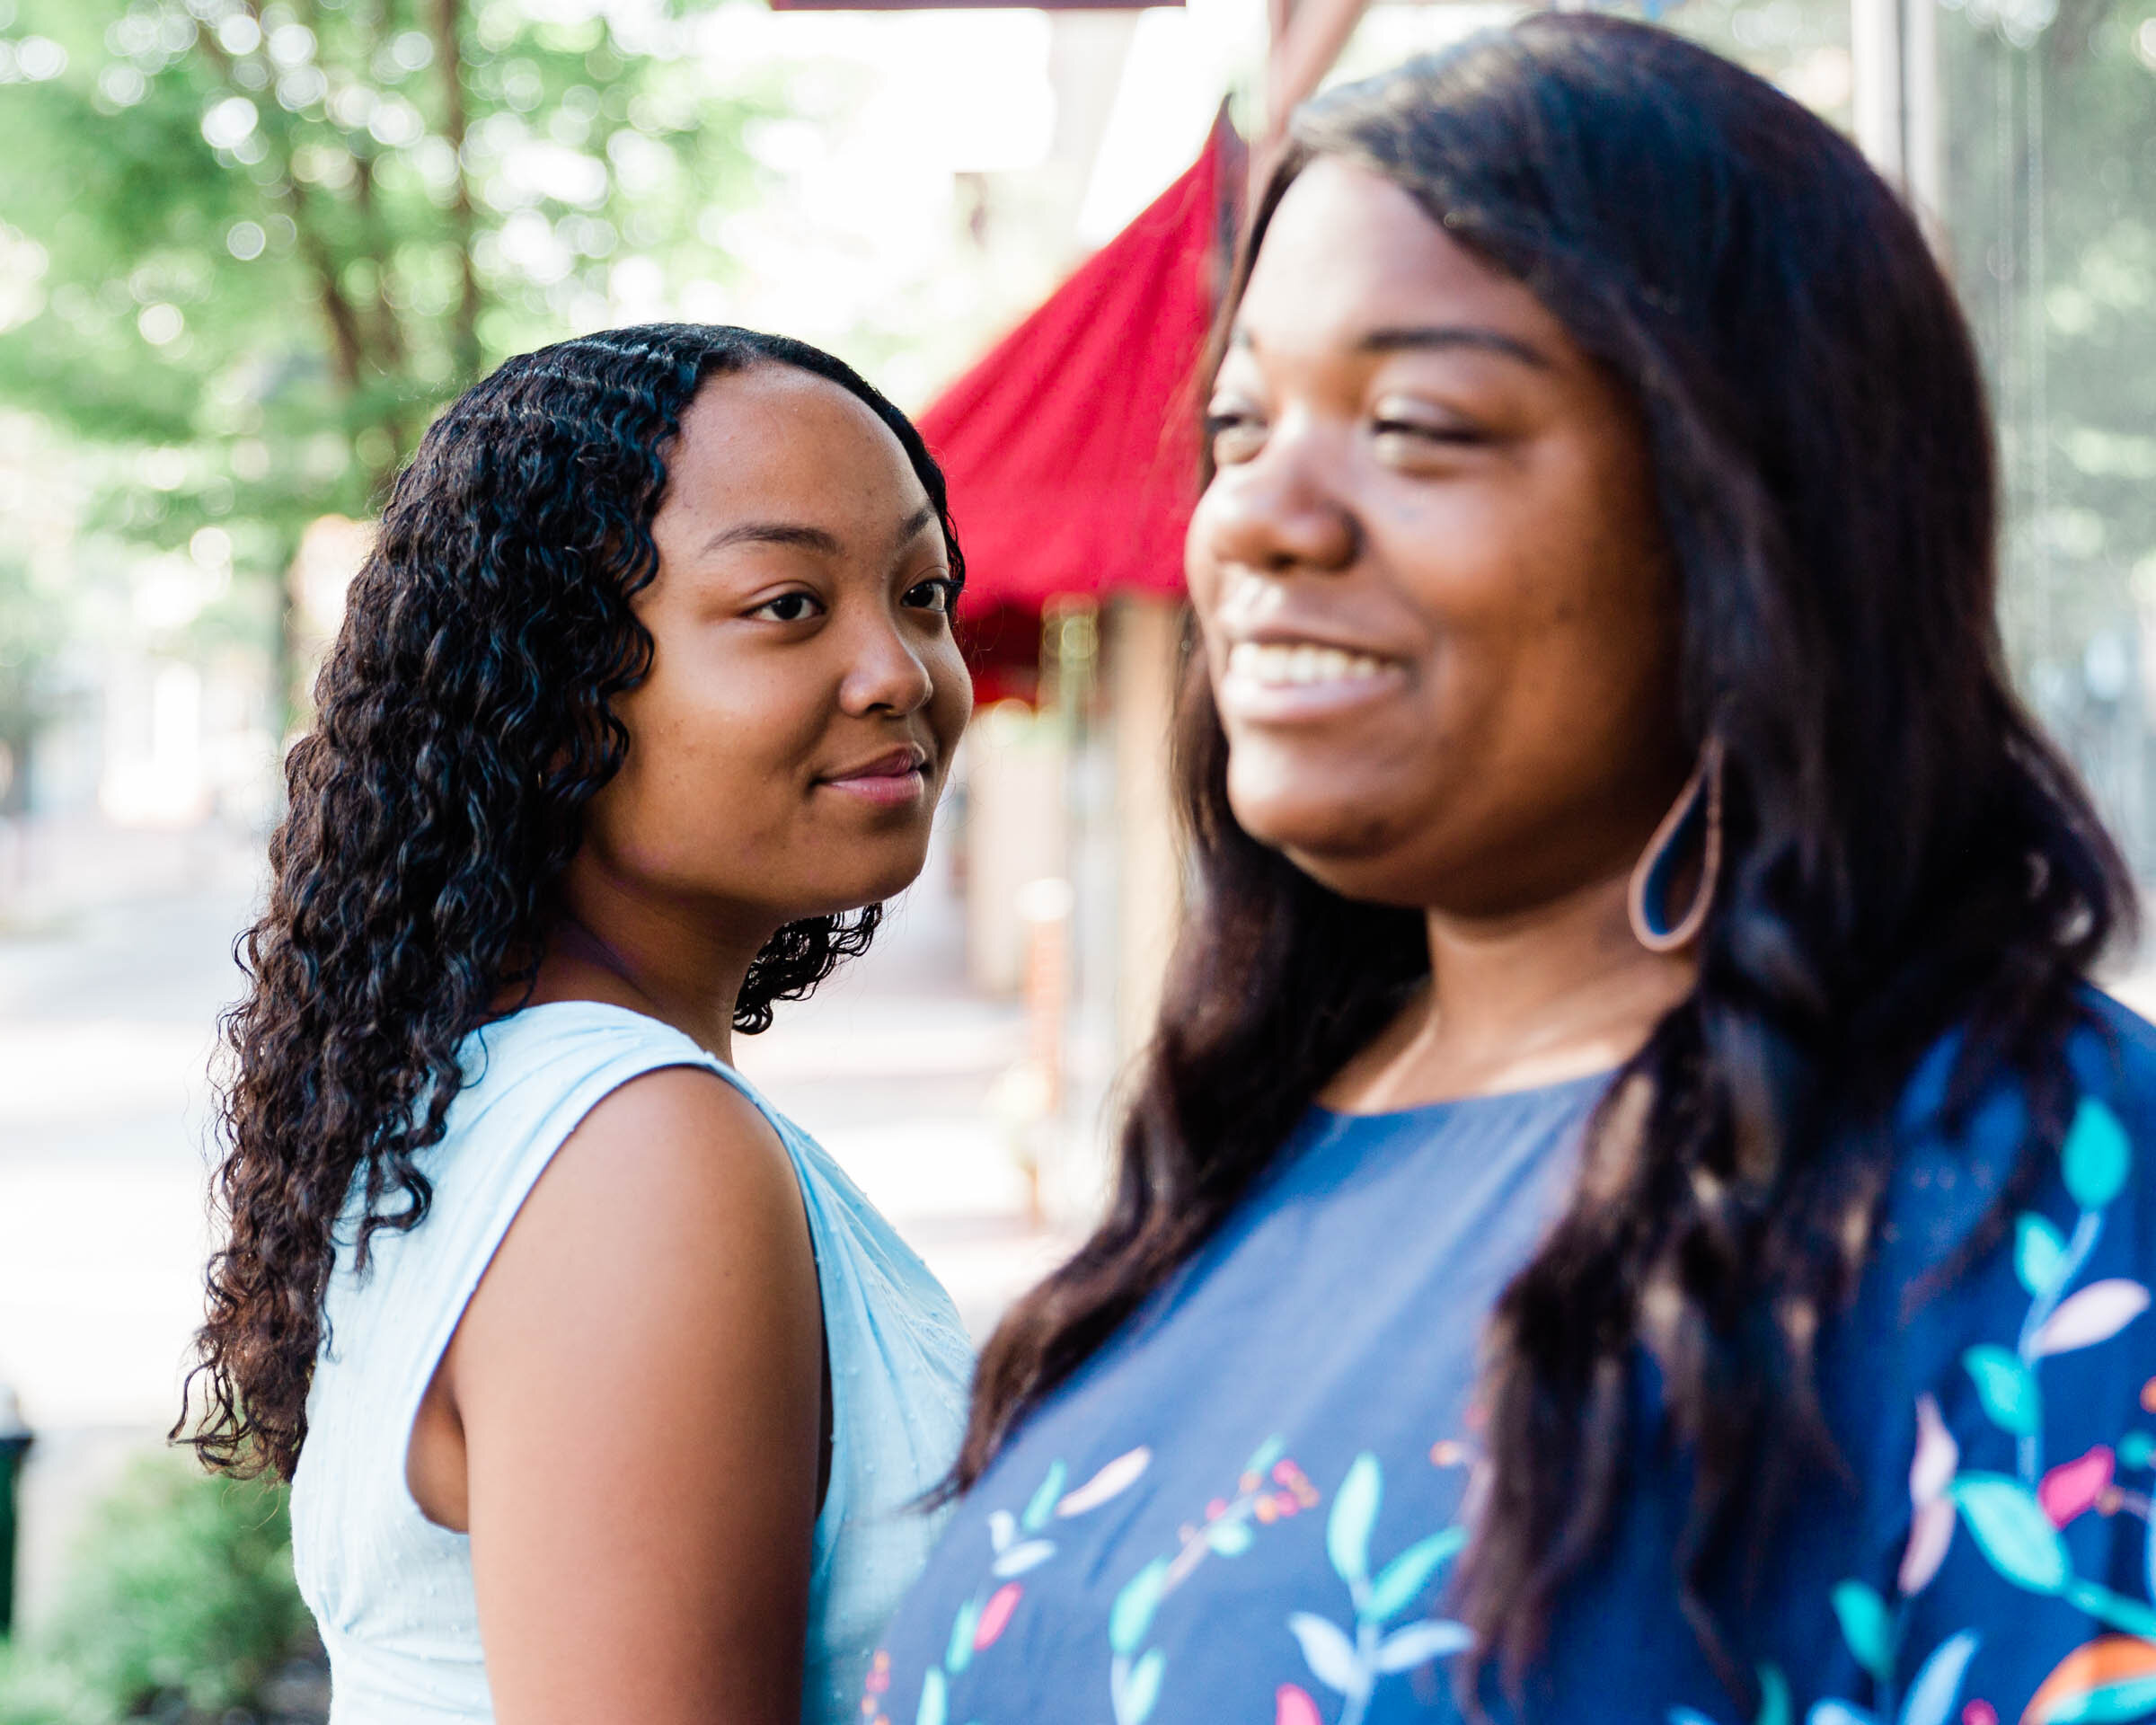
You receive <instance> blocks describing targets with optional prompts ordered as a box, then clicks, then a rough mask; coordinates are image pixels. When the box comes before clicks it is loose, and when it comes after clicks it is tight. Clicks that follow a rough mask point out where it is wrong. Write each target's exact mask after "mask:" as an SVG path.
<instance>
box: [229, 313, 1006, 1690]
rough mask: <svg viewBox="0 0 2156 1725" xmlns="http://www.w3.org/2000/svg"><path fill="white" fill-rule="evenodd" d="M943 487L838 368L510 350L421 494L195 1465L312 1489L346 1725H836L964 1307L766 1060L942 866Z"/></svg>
mask: <svg viewBox="0 0 2156 1725" xmlns="http://www.w3.org/2000/svg"><path fill="white" fill-rule="evenodd" d="M962 579H963V572H962V565H961V563H960V561H959V549H958V544H957V541H956V539H955V538H954V537H953V535H952V533H951V530H950V519H949V517H948V513H947V511H946V509H945V502H944V492H943V482H942V478H941V474H940V473H939V472H938V471H937V469H936V466H935V464H934V463H933V461H932V460H931V458H930V456H929V455H928V453H927V450H926V448H925V447H923V444H922V441H921V438H920V437H919V435H918V433H916V432H915V429H914V428H913V427H912V425H911V424H909V423H908V422H907V420H906V418H905V417H904V416H903V415H902V414H900V413H899V412H898V411H897V409H895V408H893V407H892V406H891V405H890V404H889V403H888V402H886V401H885V400H884V399H883V398H882V397H881V396H880V395H879V394H877V393H876V392H875V391H874V390H873V389H872V388H870V386H869V385H867V384H866V383H864V382H863V381H862V379H861V378H860V377H858V376H855V375H854V374H853V372H852V371H851V370H849V369H848V368H847V367H845V366H844V365H842V364H841V363H839V362H838V361H837V360H835V359H833V358H830V357H829V356H828V355H826V354H823V353H820V352H818V351H817V350H816V349H811V348H808V347H804V346H802V345H801V344H800V343H797V342H793V341H785V340H782V339H779V338H775V337H771V336H764V335H758V334H755V333H752V332H747V331H741V330H731V329H720V328H704V327H698V326H689V325H662V326H654V327H649V328H642V329H631V330H619V331H614V332H609V333H606V334H601V335H594V336H588V337H585V338H582V339H580V340H577V341H568V342H564V343H562V344H561V345H560V346H557V347H552V348H548V349H544V350H543V351H541V352H538V353H535V354H529V355H526V356H525V357H524V358H518V359H513V360H511V361H509V362H508V364H507V365H505V366H503V367H501V368H500V369H499V371H497V372H496V373H495V374H494V375H493V376H490V377H489V378H488V379H487V380H486V381H485V382H483V383H482V384H480V385H478V386H477V387H476V388H474V389H473V390H472V391H471V392H470V393H469V394H465V395H464V397H463V398H462V399H460V400H459V401H457V402H456V403H454V404H453V405H452V406H451V407H450V408H449V409H448V410H447V411H446V412H445V413H444V414H443V415H442V417H441V418H440V419H439V420H437V421H436V423H435V425H434V426H433V428H432V429H430V430H429V432H428V434H427V436H426V438H425V439H424V441H423V442H422V444H421V446H420V450H419V453H418V455H417V456H415V457H414V459H413V461H412V463H411V466H410V467H409V468H408V469H407V470H406V471H405V472H404V473H403V474H402V476H401V477H400V478H399V480H398V482H397V484H396V487H395V491H394V492H393V496H392V498H391V500H390V503H389V507H388V509H387V510H386V511H385V512H384V517H383V520H382V526H381V533H380V536H379V540H378V542H377V544H376V549H375V551H374V553H373V554H372V555H371V556H370V557H369V558H368V560H367V564H366V567H365V568H364V569H363V570H362V571H360V573H359V575H358V579H357V580H356V581H355V582H354V584H353V587H352V589H351V594H350V599H349V607H348V610H347V612H346V615H345V621H344V624H343V628H342V630H341V632H340V635H339V637H338V640H337V642H336V645H335V647H334V648H333V650H331V654H330V658H329V661H328V663H327V665H326V666H325V667H324V668H323V673H322V677H321V681H320V683H319V685H318V686H317V700H318V704H319V712H318V715H317V718H316V722H315V725H314V730H313V731H312V732H311V733H310V734H309V735H308V736H306V737H305V738H304V739H302V740H301V741H300V742H299V743H298V744H297V745H296V747H294V749H293V751H292V754H291V756H290V759H289V762H288V765H287V779H288V783H289V791H290V812H289V814H288V815H287V818H286V819H285V822H284V824H283V826H282V827H280V828H279V830H278V835H277V836H276V838H275V840H274V841H273V843H272V846H271V862H272V865H273V872H274V880H273V885H272V888H271V893H270V905H269V908H268V910H267V912H266V913H265V914H264V916H262V918H261V921H260V922H259V923H258V924H256V926H255V928H254V929H253V931H252V933H251V934H250V935H249V936H248V937H247V940H246V942H245V943H244V954H245V958H246V960H247V966H248V969H249V972H250V975H251V979H252V986H251V989H250V991H249V994H248V995H247V997H246V999H245V1000H244V1001H243V1004H241V1005H240V1006H239V1007H238V1008H236V1009H235V1010H234V1012H233V1013H232V1014H231V1015H230V1018H229V1020H228V1022H227V1025H226V1031H227V1038H228V1041H229V1046H230V1053H231V1056H232V1059H233V1062H234V1072H233V1075H232V1078H231V1081H230V1084H229V1087H228V1089H227V1091H226V1092H225V1114H224V1126H225V1135H226V1137H227V1140H228V1152H227V1154H226V1156H225V1162H224V1165H223V1167H222V1170H221V1172H220V1173H219V1176H218V1181H217V1191H218V1194H219V1196H220V1198H221V1199H222V1203H223V1207H224V1209H225V1216H226V1219H227V1223H228V1228H229V1232H228V1235H227V1237H226V1239H225V1243H224V1244H223V1246H222V1248H221V1250H220V1251H219V1252H217V1254H216V1257H215V1259H214V1260H213V1261H212V1263H211V1266H210V1274H209V1321H208V1325H207V1327H206V1328H205V1330H204V1331H203V1332H202V1338H201V1348H202V1363H201V1366H200V1367H199V1374H198V1381H199V1384H201V1385H203V1386H204V1388H205V1389H206V1391H207V1394H206V1397H205V1398H204V1400H205V1406H204V1407H203V1408H202V1410H201V1412H200V1415H199V1420H198V1422H197V1424H196V1425H195V1428H194V1430H193V1433H192V1440H193V1441H194V1442H195V1443H196V1444H197V1446H199V1448H200V1449H201V1451H202V1453H203V1454H204V1455H205V1456H206V1457H207V1458H208V1459H209V1460H210V1461H211V1462H213V1463H214V1464H217V1465H220V1466H224V1467H228V1468H268V1469H270V1470H271V1471H274V1472H275V1473H279V1474H282V1475H284V1476H286V1477H287V1478H290V1479H291V1480H292V1481H293V1541H294V1556H295V1561H296V1566H297V1569H298V1571H299V1578H300V1585H301V1588H302V1590H303V1591H304V1592H305V1596H306V1598H307V1602H308V1604H309V1606H311V1607H312V1608H313V1610H314V1614H315V1615H316V1617H317V1619H318V1620H319V1621H320V1623H321V1626H322V1632H323V1641H324V1642H325V1643H326V1645H327V1647H328V1649H329V1652H330V1659H331V1684H332V1703H331V1718H332V1720H333V1721H335V1725H391V1722H392V1721H395V1722H396V1725H412V1722H413V1721H428V1720H435V1721H485V1720H493V1719H497V1718H499V1720H500V1721H503V1722H504V1725H544V1722H545V1721H562V1725H570V1721H574V1722H575V1725H590V1721H597V1720H634V1721H639V1725H666V1722H667V1721H684V1722H685V1721H710V1720H712V1719H717V1718H724V1719H728V1720H740V1721H769V1722H770V1725H778V1722H779V1721H796V1720H800V1719H807V1720H809V1721H835V1720H837V1719H839V1718H841V1717H842V1716H848V1715H850V1714H851V1713H852V1711H853V1697H854V1695H855V1694H857V1693H858V1688H859V1684H860V1682H861V1678H862V1670H863V1668H864V1667H865V1661H866V1658H867V1653H868V1650H869V1643H870V1641H871V1639H872V1638H873V1636H874V1635H875V1633H876V1632H877V1631H878V1629H879V1628H880V1626H881V1623H882V1620H883V1618H884V1616H885V1615H886V1614H888V1610H889V1607H890V1605H891V1603H892V1601H893V1600H894V1599H895V1597H896V1596H897V1592H898V1590H899V1589H900V1588H903V1586H904V1585H905V1583H906V1579H908V1577H909V1576H910V1575H911V1574H912V1572H913V1570H915V1568H917V1567H918V1564H919V1561H920V1560H921V1557H922V1556H923V1553H925V1551H926V1549H927V1546H928V1544H929V1541H930V1536H931V1525H930V1523H929V1522H928V1520H927V1519H925V1518H924V1517H922V1516H921V1515H920V1514H919V1513H918V1512H917V1508H916V1506H917V1500H918V1499H919V1498H920V1497H921V1495H922V1494H923V1491H925V1490H926V1489H927V1488H929V1487H930V1486H932V1484H933V1483H934V1482H935V1481H936V1480H937V1479H938V1478H939V1477H940V1476H941V1473H942V1472H943V1471H944V1470H945V1469H946V1468H947V1467H948V1466H949V1465H950V1458H951V1455H953V1453H954V1452H955V1449H956V1443H957V1438H958V1434H959V1426H960V1423H961V1417H962V1402H963V1394H964V1384H965V1376H966V1371H967V1367H968V1349H967V1346H966V1341H965V1337H964V1332H963V1331H962V1330H961V1329H960V1328H959V1323H958V1319H957V1315H956V1314H955V1312H954V1311H953V1310H952V1308H951V1305H950V1301H949V1299H948V1298H947V1297H946V1296H945V1295H944V1294H943V1291H942V1289H941V1287H938V1286H937V1285H936V1283H935V1281H934V1279H933V1278H932V1277H931V1276H930V1275H929V1274H928V1272H927V1270H926V1269H924V1268H923V1266H922V1264H921V1263H920V1261H918V1260H917V1259H916V1258H915V1256H914V1255H913V1254H912V1253H911V1252H908V1251H907V1250H906V1248H905V1246H904V1245H902V1244H901V1243H899V1241H898V1240H897V1237H896V1236H895V1235H894V1234H892V1233H891V1231H890V1229H889V1227H888V1225H887V1224H885V1223H884V1222H883V1220H882V1219H881V1218H880V1217H879V1216H877V1215H876V1213H875V1212H874V1211H873V1210H872V1209H871V1208H870V1207H869V1206H868V1205H867V1203H866V1202H865V1201H864V1200H863V1199H862V1198H861V1197H860V1195H859V1194H858V1193H857V1192H856V1191H855V1190H853V1187H852V1186H851V1185H850V1184H849V1183H848V1182H847V1181H846V1180H845V1178H844V1175H843V1174H842V1173H840V1172H839V1171H838V1170H837V1168H836V1167H835V1165H834V1164H832V1163H830V1162H829V1160H828V1159H827V1158H826V1156H825V1155H824V1154H823V1152H821V1151H820V1150H819V1149H817V1146H815V1145H814V1144H812V1143H811V1142H809V1141H808V1139H807V1138H806V1137H803V1136H802V1135H801V1134H800V1132H799V1131H798V1130H797V1129H796V1128H793V1127H791V1125H789V1124H788V1123H787V1121H786V1120H785V1119H783V1118H782V1117H781V1116H780V1115H779V1114H777V1113H776V1112H775V1111H774V1110H773V1109H772V1108H771V1107H770V1105H769V1104H768V1103H766V1102H764V1101H763V1100H762V1099H761V1098H760V1097H758V1096H757V1095H756V1094H755V1092H754V1091H753V1090H751V1089H750V1088H749V1087H748V1086H747V1084H745V1083H744V1082H743V1081H742V1080H741V1079H740V1077H739V1076H738V1075H737V1074H735V1073H734V1072H733V1071H732V1069H731V1068H730V1067H729V1066H728V1065H727V1064H726V1063H727V1061H728V1059H729V1048H730V1044H731V1039H732V1038H733V1036H734V1034H735V1033H736V1032H742V1033H748V1032H753V1031H759V1030H762V1029H763V1028H764V1027H765V1026H766V1025H767V1024H768V1023H769V1022H771V1011H772V1004H773V1002H774V1001H777V1000H782V999H788V998H793V997H797V996H799V995H804V994H806V993H807V992H808V990H809V989H810V988H811V987H813V986H815V984H816V983H817V981H818V980H820V979H821V978H822V977H825V976H826V975H827V974H829V972H830V971H831V969H832V968H833V967H834V966H835V965H836V964H837V963H838V962H839V961H840V960H842V959H844V958H845V957H847V956H849V955H851V954H853V953H856V952H859V951H862V949H863V948H864V947H865V946H866V945H867V944H868V941H869V937H870V933H872V932H873V929H874V927H875V922H876V915H877V912H876V907H877V905H878V904H879V901H880V900H882V899H883V898H886V897H888V895H890V894H892V893H895V892H897V891H898V890H899V889H902V888H904V887H905V886H906V884H907V883H908V882H910V881H911V880H913V879H914V877H915V875H916V874H917V873H918V872H919V871H920V869H921V866H922V862H923V857H924V855H925V853H926V848H927V844H928V836H929V825H930V819H931V817H932V812H933V809H934V805H935V801H936V796H937V793H938V791H939V789H940V788H941V784H942V782H943V776H944V773H945V770H946V768H947V767H948V766H949V765H950V756H951V751H952V749H953V748H954V747H956V745H957V743H958V739H959V733H960V731H961V730H963V728H964V725H965V722H966V719H967V716H968V712H969V710H970V706H971V701H972V694H971V690H970V686H969V685H968V680H967V675H966V670H965V668H964V666H963V664H962V663H961V662H960V660H959V653H958V649H957V647H956V646H955V644H954V643H953V641H952V638H951V620H950V612H951V605H952V602H953V601H954V600H955V599H956V597H958V593H959V588H960V585H961V582H962Z"/></svg>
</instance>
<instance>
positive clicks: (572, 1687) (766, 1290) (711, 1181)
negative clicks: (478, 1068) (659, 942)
mask: <svg viewBox="0 0 2156 1725" xmlns="http://www.w3.org/2000/svg"><path fill="white" fill-rule="evenodd" d="M820 1323H821V1310H820V1304H819V1300H818V1296H817V1279H816V1264H815V1258H814V1254H813V1252H812V1249H811V1247H810V1244H809V1239H808V1223H807V1219H806V1217H805V1216H804V1214H803V1211H802V1207H801V1199H800V1190H799V1187H798V1184H797V1183H796V1181H795V1177H794V1173H793V1171H792V1167H791V1163H790V1162H789V1161H788V1159H787V1156H786V1153H785V1150H784V1148H783V1146H781V1145H780V1143H779V1142H778V1139H777V1137H776V1136H775V1135H774V1134H773V1131H772V1129H771V1128H770V1127H769V1125H768V1124H767V1123H766V1122H765V1121H764V1119H763V1118H762V1117H761V1116H760V1115H759V1114H758V1113H757V1112H756V1110H755V1108H754V1107H753V1106H752V1105H751V1104H750V1103H749V1102H748V1101H747V1099H746V1098H745V1097H743V1096H742V1095H741V1094H740V1092H738V1091H736V1090H734V1089H733V1088H732V1087H731V1086H730V1085H729V1084H726V1083H725V1082H724V1081H723V1080H722V1079H720V1078H719V1077H717V1076H716V1075H713V1074H711V1073H708V1072H703V1071H701V1070H699V1069H697V1068H694V1067H676V1068H669V1069H667V1070H665V1071H660V1072H655V1073H650V1074H647V1075H644V1076H643V1077H641V1078H639V1079H636V1080H634V1081H633V1082H632V1083H630V1084H626V1085H624V1086H623V1088H621V1089H620V1090H618V1091H616V1092H614V1093H613V1094H612V1095H611V1096H609V1097H607V1098H606V1100H605V1101H602V1102H601V1103H600V1104H599V1105H598V1107H596V1109H595V1110H593V1111H592V1112H591V1113H590V1114H589V1115H588V1117H587V1118H586V1119H585V1120H584V1122H583V1124H582V1125H580V1126H579V1128H577V1130H576V1131H575V1133H573V1134H572V1135H571V1136H570V1139H569V1140H568V1142H567V1143H566V1144H564V1145H563V1146H562V1147H561V1151H560V1152H559V1153H558V1154H556V1155H555V1157H554V1159H553V1162H552V1164H551V1165H550V1166H549V1167H548V1169H547V1171H546V1172H545V1173H544V1174H543V1175H542V1176H541V1178H540V1180H539V1181H538V1183H537V1185H536V1186H535V1187H534V1189H533V1190H532V1193H531V1196H530V1197H529V1198H528V1199H526V1202H525V1205H524V1207H523V1209H522V1210H521V1212H520V1213H519V1214H518V1216H517V1220H516V1222H515V1224H514V1225H512V1226H511V1227H510V1229H509V1232H508V1236H507V1237H506V1238H505V1240H504V1241H503V1243H502V1245H501V1249H500V1251H499V1252H498V1253H497V1255H496V1257H495V1259H494V1261H493V1263H492V1264H491V1265H490V1268H489V1269H488V1271H487V1274H486V1277H485V1278H484V1279H483V1280H482V1283H481V1285H480V1288H479V1291H478V1293H477V1294H476V1295H475V1296H473V1301H472V1304H471V1305H470V1307H469V1308H468V1310H467V1312H466V1314H465V1315H464V1322H463V1323H462V1325H461V1326H460V1328H459V1331H458V1333H457V1337H456V1340H455V1343H454V1344H453V1349H452V1356H451V1360H450V1364H451V1366H452V1367H453V1379H452V1383H453V1388H454V1395H455V1406H456V1411H457V1415H458V1417H459V1419H460V1420H461V1423H462V1425H463V1429H464V1448H465V1455H466V1479H467V1490H468V1501H469V1506H470V1509H469V1513H470V1527H471V1535H472V1565H473V1581H474V1586H475V1588H476V1591H477V1596H478V1604H479V1614H480V1630H481V1637H482V1642H483V1644H484V1648H485V1652H486V1660H487V1672H488V1679H489V1683H490V1686H491V1688H492V1691H493V1696H494V1704H495V1710H496V1713H497V1716H498V1717H499V1719H500V1720H501V1721H502V1725H552V1722H553V1721H562V1725H569V1721H575V1722H576V1725H588V1721H593V1720H600V1719H622V1720H636V1721H640V1725H674V1722H675V1721H692V1720H693V1721H699V1725H707V1722H709V1721H744V1725H748V1722H751V1721H754V1722H757V1725H761V1722H762V1721H773V1725H776V1722H777V1721H788V1725H791V1722H792V1721H797V1720H798V1719H799V1717H800V1684H801V1663H802V1642H803V1638H804V1634H805V1631H806V1624H807V1618H808V1576H809V1567H810V1548H811V1544H812V1535H813V1529H814V1525H815V1519H816V1492H817V1447H818V1432H819V1411H820V1396H821V1367H820V1358H821V1354H820V1330H819V1326H820Z"/></svg>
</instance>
